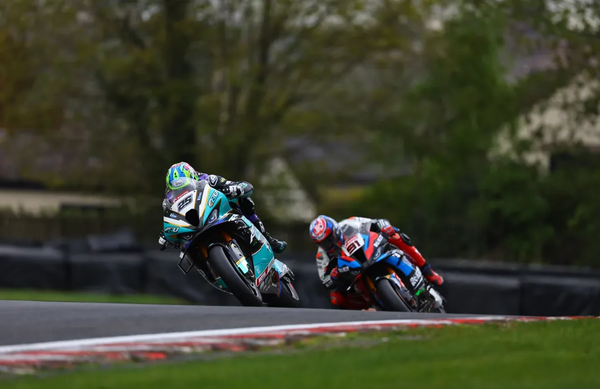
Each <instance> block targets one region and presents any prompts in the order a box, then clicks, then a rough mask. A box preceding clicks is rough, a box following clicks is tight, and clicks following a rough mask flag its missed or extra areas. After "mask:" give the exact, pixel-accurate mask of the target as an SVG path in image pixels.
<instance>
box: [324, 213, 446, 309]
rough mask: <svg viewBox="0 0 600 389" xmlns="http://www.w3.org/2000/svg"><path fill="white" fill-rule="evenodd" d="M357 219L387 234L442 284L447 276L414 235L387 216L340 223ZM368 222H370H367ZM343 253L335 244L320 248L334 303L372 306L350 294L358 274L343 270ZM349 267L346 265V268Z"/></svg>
mask: <svg viewBox="0 0 600 389" xmlns="http://www.w3.org/2000/svg"><path fill="white" fill-rule="evenodd" d="M357 223H359V224H361V225H363V226H364V227H366V230H368V231H373V232H377V233H381V234H384V235H385V236H387V238H388V240H389V242H390V243H391V244H393V245H394V246H396V247H398V248H399V249H400V250H402V251H403V252H404V253H405V254H406V255H407V256H408V258H409V259H410V260H411V262H412V263H413V264H415V265H416V266H418V267H419V268H420V269H421V271H422V272H423V275H424V276H425V278H427V280H428V281H429V282H431V283H432V284H434V285H436V286H439V285H441V284H442V283H443V282H444V280H443V278H442V277H441V276H440V275H439V274H437V273H436V272H434V271H433V270H432V269H431V265H429V264H428V263H427V261H426V260H425V258H423V256H422V255H421V253H420V252H419V250H417V248H416V247H415V246H413V244H412V242H411V240H410V238H409V237H408V236H407V235H406V234H404V233H400V232H399V230H398V228H396V227H394V226H392V225H391V224H390V222H389V221H388V220H386V219H370V218H364V217H351V218H349V219H345V220H342V221H340V222H339V223H338V225H339V226H340V227H342V228H343V226H344V225H345V224H354V225H356V224H357ZM365 224H366V225H365ZM340 254H341V248H339V247H337V246H336V247H335V248H334V249H333V250H332V251H331V252H327V251H325V250H324V249H322V248H321V247H319V249H318V251H317V256H316V260H317V269H318V273H319V277H320V278H321V281H322V282H323V284H324V285H325V287H326V288H327V289H328V290H330V294H329V297H330V301H331V304H333V305H334V306H336V307H338V308H345V309H368V308H369V303H368V302H367V301H366V299H360V300H353V299H351V298H350V297H349V296H348V293H347V292H346V288H347V287H348V286H349V285H350V283H351V282H352V281H353V280H354V278H355V277H356V275H357V274H353V273H352V271H347V272H340V269H339V268H338V258H339V257H340ZM344 270H345V269H344Z"/></svg>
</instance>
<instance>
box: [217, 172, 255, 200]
mask: <svg viewBox="0 0 600 389" xmlns="http://www.w3.org/2000/svg"><path fill="white" fill-rule="evenodd" d="M208 184H209V185H210V186H211V187H213V188H215V189H216V190H219V191H221V192H223V193H225V194H226V195H227V197H229V198H236V197H250V196H251V195H252V193H253V192H254V187H253V186H252V184H250V183H249V182H246V181H230V180H228V179H226V178H225V177H221V176H218V175H216V174H211V175H210V176H208Z"/></svg>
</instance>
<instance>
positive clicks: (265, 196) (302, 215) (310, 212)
mask: <svg viewBox="0 0 600 389" xmlns="http://www.w3.org/2000/svg"><path fill="white" fill-rule="evenodd" d="M260 181H261V184H263V185H265V186H267V185H268V186H269V187H270V189H269V191H268V193H261V194H260V196H258V197H260V198H261V201H264V202H265V205H266V206H267V207H268V209H269V211H270V213H271V214H272V215H273V217H274V218H276V219H278V220H281V221H284V222H285V221H303V222H310V221H311V220H312V219H314V218H315V217H316V216H317V207H316V205H315V204H314V202H313V201H312V200H311V198H310V196H309V195H308V194H307V193H306V191H305V190H304V189H303V188H302V185H301V184H300V181H299V180H298V179H297V178H296V176H295V174H294V173H293V171H292V170H291V169H290V168H289V166H288V164H287V162H286V161H285V159H283V158H274V159H272V160H271V161H270V163H269V164H268V166H267V169H266V170H265V172H264V173H263V175H262V176H261V178H260Z"/></svg>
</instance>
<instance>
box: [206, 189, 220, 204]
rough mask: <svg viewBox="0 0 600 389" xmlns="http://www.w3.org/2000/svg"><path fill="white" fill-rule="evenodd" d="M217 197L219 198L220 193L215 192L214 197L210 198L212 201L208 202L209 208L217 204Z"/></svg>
mask: <svg viewBox="0 0 600 389" xmlns="http://www.w3.org/2000/svg"><path fill="white" fill-rule="evenodd" d="M217 197H219V192H214V193H213V194H212V196H210V199H209V200H208V206H209V207H212V206H213V205H214V204H215V201H217Z"/></svg>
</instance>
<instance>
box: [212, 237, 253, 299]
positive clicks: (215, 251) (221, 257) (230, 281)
mask: <svg viewBox="0 0 600 389" xmlns="http://www.w3.org/2000/svg"><path fill="white" fill-rule="evenodd" d="M224 250H225V249H224V248H223V247H222V246H213V247H211V248H210V250H209V252H208V264H209V265H210V267H211V268H212V270H213V271H214V272H215V273H216V274H217V275H219V276H220V277H221V279H222V280H223V281H224V282H225V285H227V290H229V292H231V293H232V294H233V295H234V296H235V298H237V299H238V301H239V302H240V303H241V304H242V305H244V306H249V307H261V306H262V305H263V301H262V295H261V294H260V291H259V290H258V287H257V286H256V285H254V284H253V283H252V282H251V281H250V280H248V279H246V278H245V277H244V276H243V275H241V274H240V273H238V271H237V270H236V269H237V268H236V266H235V263H233V262H232V261H231V260H229V257H228V256H227V254H225V251H224Z"/></svg>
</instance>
